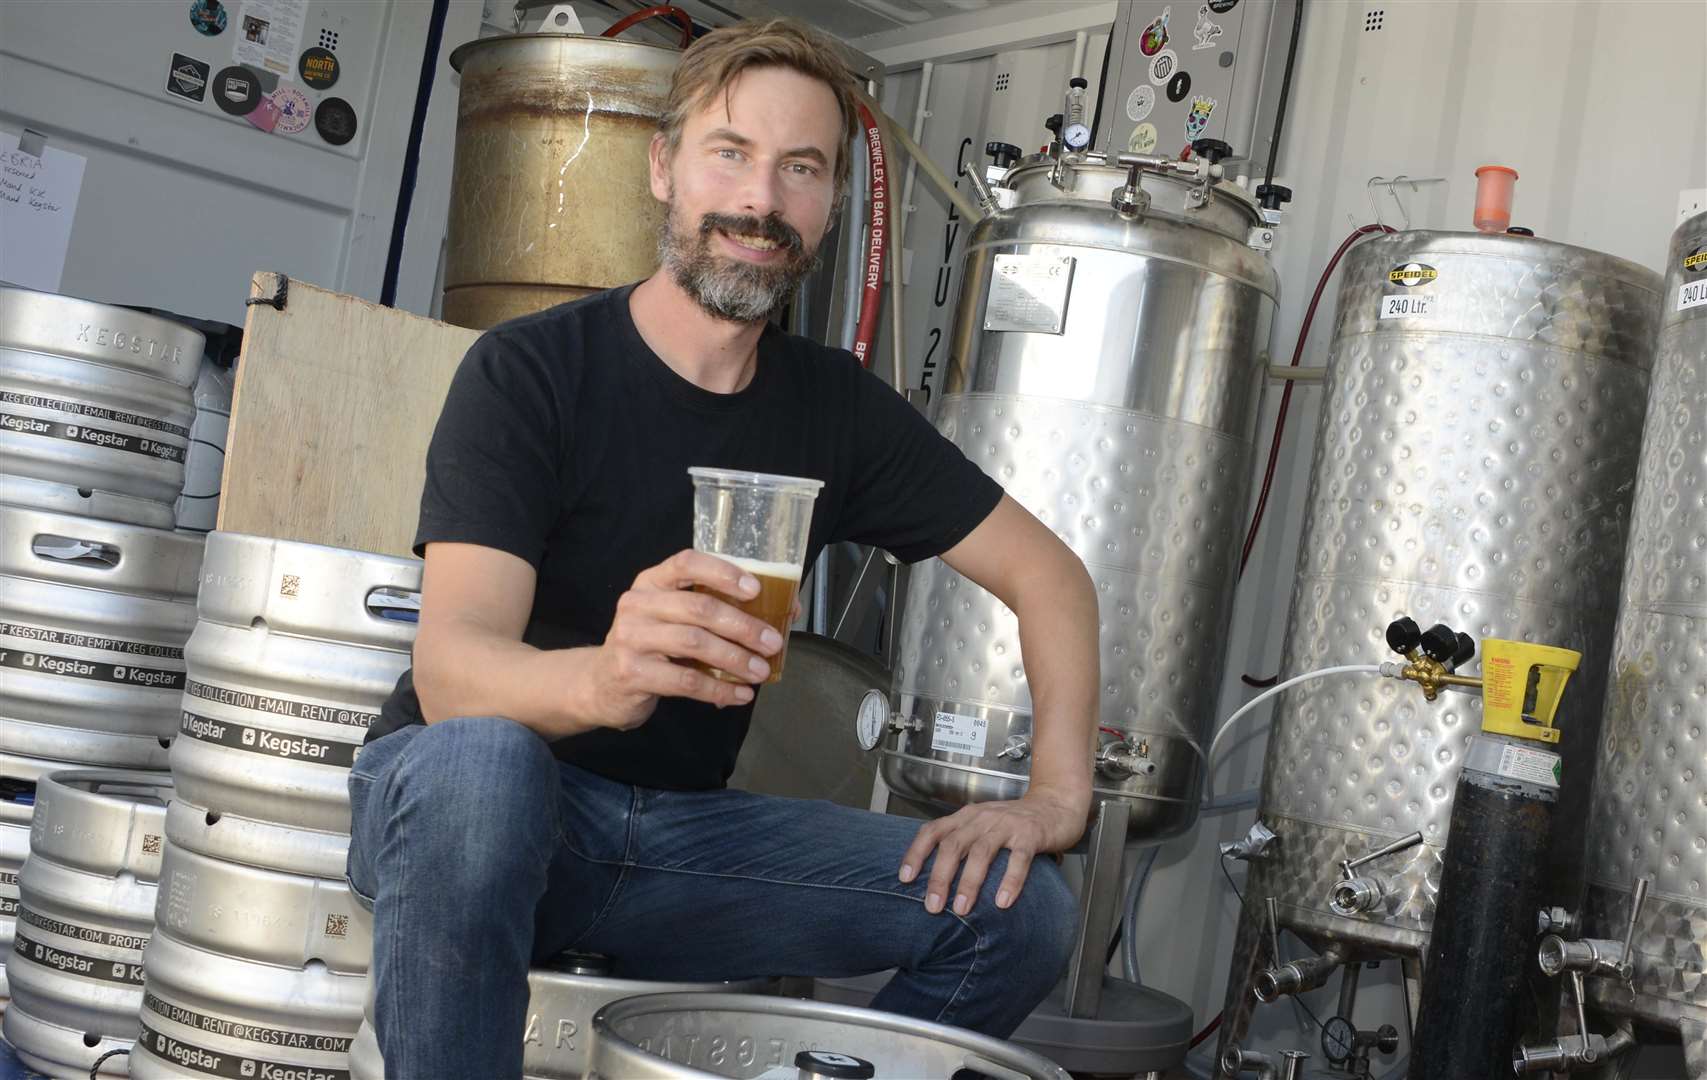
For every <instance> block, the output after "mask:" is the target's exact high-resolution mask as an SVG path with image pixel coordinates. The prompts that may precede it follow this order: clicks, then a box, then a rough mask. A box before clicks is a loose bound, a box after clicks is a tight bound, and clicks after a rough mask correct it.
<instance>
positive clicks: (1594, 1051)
mask: <svg viewBox="0 0 1707 1080" xmlns="http://www.w3.org/2000/svg"><path fill="white" fill-rule="evenodd" d="M1635 1045H1636V1040H1635V1038H1634V1036H1632V1034H1631V1033H1630V1031H1629V1029H1628V1028H1622V1027H1621V1028H1619V1029H1618V1030H1617V1031H1615V1032H1613V1033H1612V1034H1611V1035H1609V1036H1608V1035H1598V1034H1595V1033H1594V1032H1589V1034H1588V1036H1587V1037H1586V1038H1585V1037H1584V1036H1582V1035H1561V1036H1560V1037H1559V1038H1557V1039H1554V1040H1553V1041H1552V1042H1547V1043H1541V1044H1539V1045H1537V1046H1519V1047H1518V1048H1517V1049H1516V1050H1513V1051H1512V1055H1511V1069H1512V1071H1513V1072H1515V1073H1517V1074H1518V1075H1519V1076H1522V1075H1524V1074H1527V1073H1545V1072H1578V1071H1580V1070H1583V1069H1591V1068H1597V1067H1599V1066H1601V1065H1604V1064H1606V1062H1607V1061H1609V1060H1610V1059H1612V1058H1615V1057H1617V1056H1618V1055H1620V1054H1622V1053H1624V1052H1625V1051H1627V1050H1629V1049H1630V1048H1631V1047H1633V1046H1635Z"/></svg>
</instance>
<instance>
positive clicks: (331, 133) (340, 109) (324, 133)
mask: <svg viewBox="0 0 1707 1080" xmlns="http://www.w3.org/2000/svg"><path fill="white" fill-rule="evenodd" d="M314 130H315V131H318V132H319V133H320V137H321V138H322V139H325V140H326V141H327V142H329V143H331V144H332V145H333V146H343V145H344V144H345V143H347V142H349V141H350V140H351V139H353V138H355V137H356V110H354V109H352V108H351V107H350V103H349V102H347V101H345V100H344V99H343V98H335V97H329V98H327V99H326V100H325V101H322V102H321V103H320V107H319V108H317V109H315V110H314Z"/></svg>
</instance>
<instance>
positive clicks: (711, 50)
mask: <svg viewBox="0 0 1707 1080" xmlns="http://www.w3.org/2000/svg"><path fill="white" fill-rule="evenodd" d="M762 67H780V68H787V69H789V70H791V71H797V72H799V73H800V74H802V75H805V76H807V77H808V78H812V79H817V80H818V81H819V82H821V83H823V84H824V85H826V86H828V87H829V88H830V91H831V92H832V93H834V94H835V95H836V104H837V105H838V106H839V107H840V108H841V113H842V137H841V139H840V141H839V142H838V143H837V144H836V164H835V180H836V198H837V199H838V200H840V198H841V196H842V193H843V192H844V191H845V190H847V185H848V172H849V169H850V166H851V163H850V161H849V158H848V141H849V139H851V138H852V137H853V133H854V132H855V131H857V130H859V114H858V111H857V108H856V105H855V100H856V99H855V98H854V87H855V86H856V85H857V84H856V83H855V81H854V76H853V73H852V72H851V71H849V70H848V66H847V63H846V62H845V61H844V60H843V59H842V57H841V53H840V52H839V51H838V50H837V48H836V46H835V43H834V42H832V41H831V40H830V39H829V38H828V37H826V36H825V35H824V34H822V33H820V32H819V31H817V30H814V29H813V28H812V27H810V26H807V25H806V24H805V23H802V22H799V21H797V20H795V19H771V20H769V21H767V22H762V23H753V22H742V23H735V24H734V25H732V26H725V27H722V28H721V29H718V30H713V31H712V32H711V33H709V34H706V35H705V36H704V37H702V38H700V39H699V40H698V41H696V42H694V43H693V45H692V46H690V47H689V48H688V50H687V52H685V53H683V54H682V61H681V63H680V64H679V65H677V67H676V73H675V75H674V76H673V77H672V78H671V80H670V97H669V100H668V101H667V102H666V104H665V106H664V115H663V116H661V117H659V119H658V130H659V131H660V132H662V133H663V136H664V145H665V148H666V149H667V151H668V152H669V153H670V154H674V153H675V152H676V149H677V148H678V147H679V146H680V145H681V141H682V125H683V124H684V123H686V121H687V116H688V114H689V113H691V112H693V111H694V110H696V109H698V108H700V107H702V106H704V105H705V104H706V103H707V102H709V101H711V100H712V99H714V98H715V97H717V96H718V95H719V94H723V95H727V94H728V93H729V90H730V88H731V87H733V86H734V84H735V80H736V79H737V78H739V77H740V75H741V73H742V72H744V71H746V70H747V69H748V68H762Z"/></svg>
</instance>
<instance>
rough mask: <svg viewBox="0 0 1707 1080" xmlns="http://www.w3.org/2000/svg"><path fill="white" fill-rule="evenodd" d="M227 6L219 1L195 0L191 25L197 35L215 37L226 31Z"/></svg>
mask: <svg viewBox="0 0 1707 1080" xmlns="http://www.w3.org/2000/svg"><path fill="white" fill-rule="evenodd" d="M225 19H226V15H225V5H224V4H222V3H220V2H219V0H193V2H192V3H191V4H190V25H191V26H193V27H195V28H196V33H198V34H206V35H207V36H208V37H213V36H214V35H215V34H217V33H219V32H220V31H221V30H224V29H225Z"/></svg>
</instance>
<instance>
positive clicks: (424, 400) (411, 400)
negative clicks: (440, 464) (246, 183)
mask: <svg viewBox="0 0 1707 1080" xmlns="http://www.w3.org/2000/svg"><path fill="white" fill-rule="evenodd" d="M282 281H283V277H282V275H279V274H270V273H263V274H256V275H255V278H254V280H253V281H252V282H251V283H250V289H249V295H250V296H251V297H263V298H271V297H273V296H276V295H277V294H278V292H279V288H280V284H281V282H282ZM479 336H480V332H479V331H478V330H468V329H465V328H463V327H460V326H451V325H449V324H447V323H441V322H435V321H433V320H432V319H424V318H422V317H421V316H419V315H411V314H409V313H408V312H406V311H398V310H396V309H394V308H387V307H381V306H380V305H378V304H373V303H369V302H368V301H366V300H360V299H357V298H356V297H353V296H344V295H342V294H339V293H334V292H329V291H328V290H326V289H321V288H317V287H315V286H313V285H309V284H306V283H304V282H300V281H291V282H289V283H288V285H287V286H286V292H285V303H284V308H283V310H278V309H275V308H273V307H272V306H270V305H268V304H256V305H254V306H253V307H250V308H249V309H248V318H247V320H246V321H245V323H244V327H243V359H242V362H241V363H239V364H238V367H237V389H236V393H235V396H234V397H233V399H232V405H231V430H230V435H229V436H228V439H227V443H226V450H225V478H224V483H223V484H222V490H221V493H220V502H219V527H220V528H221V529H224V530H227V531H230V532H242V533H254V534H257V535H260V536H271V537H277V538H278V539H281V540H303V541H307V542H309V543H314V544H327V545H330V546H332V547H341V548H353V549H356V550H359V551H372V552H378V553H380V554H383V555H408V554H409V553H410V552H409V542H410V540H412V539H413V538H414V533H415V518H416V515H417V514H418V512H419V510H420V502H421V483H422V480H423V479H424V477H425V475H426V456H427V441H428V439H429V438H431V436H432V433H433V425H434V424H435V423H436V422H437V420H438V417H439V409H440V407H441V406H443V404H444V399H445V391H446V390H447V389H448V388H449V386H450V380H451V376H452V375H453V374H454V373H455V372H456V367H457V364H458V363H460V362H461V360H462V356H463V354H464V353H465V352H467V351H468V347H469V345H471V344H473V343H474V340H475V339H476V338H477V337H479Z"/></svg>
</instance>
